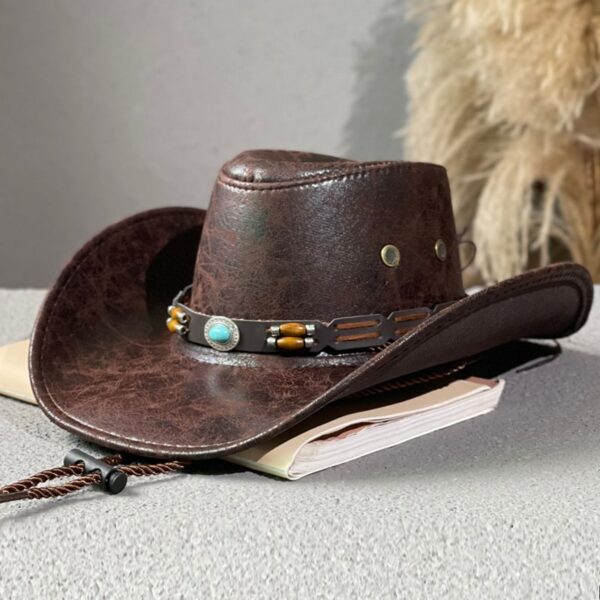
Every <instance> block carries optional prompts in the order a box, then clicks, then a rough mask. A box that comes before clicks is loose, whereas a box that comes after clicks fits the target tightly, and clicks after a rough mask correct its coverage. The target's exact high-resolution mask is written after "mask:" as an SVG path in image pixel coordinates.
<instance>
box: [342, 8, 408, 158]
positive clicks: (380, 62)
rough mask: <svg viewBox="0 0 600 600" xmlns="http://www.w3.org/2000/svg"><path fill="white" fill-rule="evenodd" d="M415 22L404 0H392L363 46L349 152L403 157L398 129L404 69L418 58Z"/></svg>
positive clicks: (346, 148) (349, 125)
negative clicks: (414, 48)
mask: <svg viewBox="0 0 600 600" xmlns="http://www.w3.org/2000/svg"><path fill="white" fill-rule="evenodd" d="M415 37H416V30H415V26H414V24H412V23H409V22H407V18H406V5H405V2H404V1H400V2H398V1H396V2H392V3H390V4H389V5H388V6H387V7H386V9H385V10H384V11H383V13H382V14H381V16H380V17H379V18H378V19H377V20H376V21H375V23H374V24H373V26H372V27H371V30H370V32H369V38H368V41H367V42H364V43H361V44H359V45H358V48H357V59H356V63H355V72H356V81H355V84H354V98H355V99H354V102H353V104H352V107H351V111H350V118H349V120H348V122H347V124H346V127H345V131H344V141H343V149H344V154H345V156H348V157H349V158H355V159H363V160H377V159H386V160H393V159H396V160H398V159H401V158H402V155H403V143H402V140H401V139H400V138H399V137H398V135H397V131H398V129H400V128H401V127H403V126H404V120H405V118H406V103H407V98H406V89H405V85H404V74H405V73H406V70H407V69H408V66H409V64H410V62H411V58H412V51H411V49H412V46H413V43H414V40H415Z"/></svg>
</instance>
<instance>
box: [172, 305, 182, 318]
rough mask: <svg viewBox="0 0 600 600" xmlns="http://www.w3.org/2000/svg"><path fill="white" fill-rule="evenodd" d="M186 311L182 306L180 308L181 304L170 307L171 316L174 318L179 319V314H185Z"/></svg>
mask: <svg viewBox="0 0 600 600" xmlns="http://www.w3.org/2000/svg"><path fill="white" fill-rule="evenodd" d="M184 314H185V312H184V311H183V309H182V308H179V306H171V307H169V316H170V317H172V318H173V319H177V320H179V316H180V315H182V316H183V315H184Z"/></svg>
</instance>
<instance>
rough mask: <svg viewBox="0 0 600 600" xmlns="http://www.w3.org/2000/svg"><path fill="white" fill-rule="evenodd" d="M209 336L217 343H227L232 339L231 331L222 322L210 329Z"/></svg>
mask: <svg viewBox="0 0 600 600" xmlns="http://www.w3.org/2000/svg"><path fill="white" fill-rule="evenodd" d="M208 337H209V339H210V341H211V342H215V343H216V344H226V343H227V342H228V341H229V340H230V339H231V331H229V328H228V327H227V326H225V325H223V324H222V323H215V324H214V325H213V326H212V327H211V328H210V329H209V330H208Z"/></svg>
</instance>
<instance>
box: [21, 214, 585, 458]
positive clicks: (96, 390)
mask: <svg viewBox="0 0 600 600" xmlns="http://www.w3.org/2000/svg"><path fill="white" fill-rule="evenodd" d="M204 215H205V212H204V211H202V210H196V209H191V208H166V209H158V210H153V211H148V212H145V213H142V214H139V215H136V216H134V217H130V218H128V219H125V220H123V221H121V222H120V223H117V224H116V225H113V226H111V227H109V228H108V229H106V230H104V231H103V232H102V233H100V234H98V235H97V236H96V237H94V238H93V239H92V240H90V241H89V242H88V243H87V244H86V245H85V246H84V247H83V248H82V249H81V250H80V251H79V252H78V253H77V254H76V255H75V256H74V258H73V259H72V261H71V262H70V263H69V264H68V265H67V267H66V268H65V269H64V270H63V272H62V273H61V275H60V277H59V278H58V280H57V282H56V284H55V285H54V287H53V288H52V290H51V291H50V292H49V294H48V296H47V298H46V301H45V303H44V305H43V307H42V310H41V312H40V314H39V316H38V320H37V323H36V327H35V330H34V336H33V339H32V344H31V353H30V372H31V382H32V387H33V390H34V393H35V396H36V398H37V400H38V402H39V404H40V406H41V407H42V409H43V410H44V412H45V413H46V414H47V415H48V416H49V417H50V419H52V420H53V421H54V422H56V423H57V424H58V425H60V426H61V427H63V428H64V429H67V430H69V431H71V432H73V433H75V434H77V435H78V436H80V437H82V438H84V439H87V440H90V441H93V442H96V443H98V444H100V445H103V446H106V447H109V448H114V449H117V450H121V451H127V452H131V453H134V454H138V455H142V456H151V457H172V458H186V459H201V458H208V457H214V456H219V455H226V454H229V453H232V452H235V451H238V450H241V449H243V448H246V447H248V446H250V445H252V444H254V443H256V442H258V441H259V440H261V439H264V438H267V437H270V436H273V435H276V434H277V433H279V432H281V431H283V430H285V429H287V428H288V427H291V426H292V425H294V424H296V423H298V422H299V421H301V420H302V419H304V418H306V417H307V416H309V415H310V414H312V413H314V412H315V411H317V410H318V409H319V408H321V407H322V406H324V405H326V404H328V403H330V402H332V401H334V400H339V399H341V398H344V397H346V396H349V395H352V394H356V393H358V392H361V391H364V390H367V389H368V388H372V387H374V386H377V385H378V384H381V383H383V382H386V381H390V380H392V379H397V378H402V377H404V376H407V375H410V374H413V373H416V372H419V371H422V370H424V369H429V368H432V367H436V366H439V365H444V364H446V363H452V362H454V361H457V360H460V359H463V358H466V357H470V356H474V355H477V354H479V353H481V352H484V351H486V350H489V349H491V348H494V347H497V346H499V345H501V344H504V343H507V342H510V341H512V340H516V339H520V338H558V337H562V336H565V335H569V334H570V333H572V332H574V331H576V330H577V329H579V327H581V326H582V325H583V323H584V322H585V320H586V318H587V316H588V313H589V310H590V306H591V300H592V285H591V281H590V277H589V274H588V273H587V271H586V270H585V269H583V268H582V267H580V266H578V265H575V264H572V263H561V264H557V265H552V266H549V267H545V268H541V269H537V270H534V271H529V272H527V273H525V274H524V275H520V276H518V277H515V278H513V279H510V280H506V281H503V282H501V283H500V284H498V285H495V286H493V287H489V288H486V289H484V290H483V291H481V292H478V293H476V294H474V295H472V296H468V297H466V298H464V299H462V300H459V301H458V302H456V303H454V304H453V305H452V306H450V307H449V308H447V309H445V310H443V311H442V312H440V313H438V314H436V315H434V316H433V317H431V318H429V319H428V320H426V321H425V322H423V323H422V324H421V325H420V326H419V327H418V328H416V329H415V330H413V331H412V332H411V333H410V334H408V335H406V336H405V337H403V338H402V339H400V340H398V341H396V342H394V343H393V344H391V345H390V346H388V347H387V348H385V349H384V350H381V351H380V352H377V353H374V352H361V353H353V354H348V355H338V356H329V355H320V356H317V357H284V356H278V355H268V354H264V355H258V354H245V353H241V352H238V353H235V352H232V353H221V352H217V351H216V350H212V349H210V348H204V347H199V346H193V345H192V344H188V343H186V342H185V341H184V340H182V339H181V338H179V336H173V335H171V334H169V333H168V332H167V330H166V328H165V326H164V321H165V312H166V307H167V305H168V304H169V303H170V300H171V298H172V297H173V296H174V294H175V293H176V292H177V291H178V290H179V289H181V288H183V287H185V286H186V285H188V284H189V283H190V281H191V278H192V274H193V269H194V257H195V250H196V247H197V244H198V241H199V238H200V235H201V228H202V223H203V221H204Z"/></svg>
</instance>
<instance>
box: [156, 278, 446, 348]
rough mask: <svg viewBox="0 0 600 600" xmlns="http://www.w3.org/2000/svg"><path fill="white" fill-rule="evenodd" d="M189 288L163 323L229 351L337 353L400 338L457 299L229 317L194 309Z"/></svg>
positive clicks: (203, 343)
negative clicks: (302, 315) (326, 314)
mask: <svg viewBox="0 0 600 600" xmlns="http://www.w3.org/2000/svg"><path fill="white" fill-rule="evenodd" d="M190 289H191V286H188V287H186V288H185V289H183V290H182V291H181V292H179V293H178V294H177V296H175V298H174V299H173V304H172V305H171V306H169V309H168V313H169V318H168V319H167V328H168V329H169V331H171V332H172V333H177V334H179V335H180V336H181V337H183V338H185V339H186V340H187V341H188V342H191V343H193V344H199V345H201V346H209V347H211V348H214V349H215V350H220V351H222V352H229V351H231V350H238V351H241V352H255V353H268V354H272V353H289V352H304V353H306V352H309V353H311V354H317V353H319V352H328V353H337V352H346V351H350V350H361V349H366V348H374V347H377V346H383V345H384V344H387V343H388V342H393V341H395V340H397V339H398V338H401V337H403V336H404V335H406V334H407V333H409V332H410V331H412V330H413V329H414V328H415V327H417V326H418V325H419V324H420V323H422V322H423V321H424V320H425V319H427V318H428V317H430V316H431V315H433V314H435V313H437V312H439V311H440V310H442V309H444V308H446V307H448V306H450V305H451V304H453V303H454V302H455V301H450V302H445V303H443V304H437V305H435V306H434V307H420V308H412V309H407V310H397V311H394V312H393V313H391V314H390V315H388V316H387V317H385V316H383V315H379V314H375V315H357V316H352V317H340V318H337V319H334V320H333V321H330V322H329V323H324V322H322V321H306V320H297V321H291V320H289V321H282V320H273V321H266V320H256V321H253V320H249V319H230V318H228V317H223V316H215V315H206V314H203V313H199V312H196V311H194V310H192V309H191V308H190V307H189V306H187V305H186V304H184V302H183V299H184V298H185V296H186V295H187V293H188V292H189V290H190Z"/></svg>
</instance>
